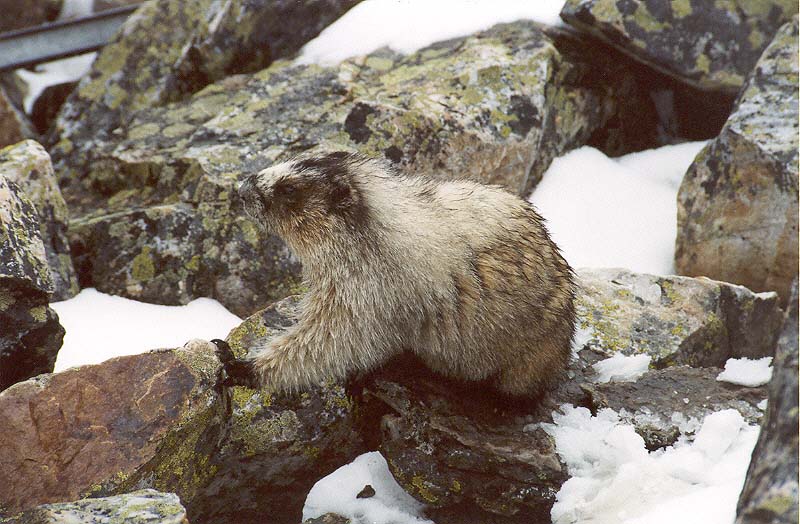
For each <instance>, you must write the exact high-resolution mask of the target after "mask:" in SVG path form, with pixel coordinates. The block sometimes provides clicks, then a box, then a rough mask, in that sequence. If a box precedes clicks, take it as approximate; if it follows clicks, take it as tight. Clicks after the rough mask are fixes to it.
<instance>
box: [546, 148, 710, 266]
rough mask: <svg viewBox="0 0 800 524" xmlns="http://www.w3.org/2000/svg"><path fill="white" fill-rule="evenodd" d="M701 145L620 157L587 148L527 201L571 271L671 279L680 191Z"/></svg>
mask: <svg viewBox="0 0 800 524" xmlns="http://www.w3.org/2000/svg"><path fill="white" fill-rule="evenodd" d="M704 145H705V142H689V143H685V144H679V145H671V146H664V147H661V148H658V149H652V150H649V151H643V152H640V153H633V154H630V155H626V156H623V157H620V158H609V157H607V156H605V155H604V154H603V153H601V152H600V151H598V150H596V149H594V148H591V147H582V148H579V149H576V150H574V151H571V152H569V153H567V154H566V155H563V156H561V157H559V158H556V159H555V160H554V161H553V163H552V164H551V166H550V168H549V169H548V170H547V171H546V172H545V174H544V177H543V178H542V181H541V182H539V185H537V186H536V188H535V190H534V191H533V193H532V194H531V196H530V201H531V202H532V203H533V205H534V206H535V207H536V208H537V209H538V210H539V212H540V213H541V214H542V216H543V217H544V218H545V220H546V222H547V226H548V229H549V231H550V234H551V236H552V238H553V240H554V241H555V242H556V244H558V245H559V247H560V248H561V251H562V252H563V254H564V256H565V258H566V259H567V261H568V262H569V263H570V264H571V265H572V266H573V267H625V268H628V269H630V270H632V271H637V272H642V273H653V274H660V275H668V274H673V273H674V272H675V270H674V262H673V259H674V254H675V237H676V234H677V218H676V217H677V212H678V210H677V194H678V187H679V186H680V183H681V180H682V178H683V175H684V173H686V170H687V169H688V168H689V165H690V164H691V163H692V161H693V160H694V157H695V156H696V155H697V153H698V152H699V151H700V150H701V149H702V148H703V146H704Z"/></svg>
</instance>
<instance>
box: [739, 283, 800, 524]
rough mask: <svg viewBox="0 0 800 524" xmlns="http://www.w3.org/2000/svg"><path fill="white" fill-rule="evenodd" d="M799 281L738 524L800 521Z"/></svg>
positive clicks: (773, 376)
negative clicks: (799, 473)
mask: <svg viewBox="0 0 800 524" xmlns="http://www.w3.org/2000/svg"><path fill="white" fill-rule="evenodd" d="M797 322H798V317H797V281H796V280H795V283H794V286H793V288H792V294H791V297H790V299H789V307H788V310H787V312H786V318H785V320H784V323H783V330H782V332H781V337H780V339H779V340H778V347H777V349H776V351H775V360H774V361H773V371H772V380H771V381H770V383H769V386H768V389H769V404H768V407H767V415H766V417H765V419H764V423H763V424H762V425H761V434H760V435H759V437H758V442H757V443H756V447H755V449H754V450H753V459H752V461H751V462H750V469H748V471H747V479H746V480H745V483H744V488H743V489H742V494H741V495H740V496H739V505H738V507H737V509H736V513H737V517H736V524H794V523H795V522H797V520H798V509H797V508H798V506H797V501H798V494H797V492H798V486H797V484H798V483H797V461H798V454H797V446H798V435H797V425H798V405H797V404H798V403H797V392H798V389H797V388H798V380H797V366H798V349H797V327H798V326H797Z"/></svg>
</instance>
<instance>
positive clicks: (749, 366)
mask: <svg viewBox="0 0 800 524" xmlns="http://www.w3.org/2000/svg"><path fill="white" fill-rule="evenodd" d="M771 378H772V357H764V358H759V359H756V360H752V359H749V358H729V359H728V361H727V362H725V371H723V372H722V373H720V374H719V375H717V380H719V381H720V382H730V383H731V384H738V385H740V386H747V387H750V388H755V387H758V386H763V385H764V384H767V383H769V381H770V379H771Z"/></svg>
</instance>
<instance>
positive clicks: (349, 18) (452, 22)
mask: <svg viewBox="0 0 800 524" xmlns="http://www.w3.org/2000/svg"><path fill="white" fill-rule="evenodd" d="M563 6H564V0H537V1H535V2H532V1H530V0H493V1H491V2H487V1H485V0H435V1H431V0H367V1H364V2H361V3H360V4H358V5H357V6H355V7H353V8H352V9H350V10H349V11H348V12H347V13H345V14H344V15H343V16H342V17H341V18H339V19H338V20H337V21H336V22H334V23H333V24H331V25H330V26H328V27H327V28H325V30H323V31H322V32H321V33H320V34H319V36H317V37H316V38H315V39H313V40H311V41H310V42H308V43H307V44H306V45H305V46H304V47H303V49H302V50H301V51H300V55H299V57H298V58H297V61H296V62H297V63H300V64H312V63H314V64H320V65H334V64H338V63H339V62H341V61H342V60H344V59H346V58H349V57H352V56H358V55H365V54H368V53H370V52H372V51H374V50H376V49H379V48H381V47H387V46H388V47H390V48H392V49H394V50H395V51H399V52H401V53H413V52H414V51H417V50H418V49H421V48H423V47H425V46H428V45H430V44H432V43H434V42H439V41H442V40H447V39H450V38H455V37H458V36H463V35H468V34H471V33H475V32H477V31H482V30H485V29H488V28H490V27H492V26H493V25H495V24H498V23H501V22H513V21H515V20H522V19H526V20H534V21H537V22H540V23H543V24H548V25H557V24H560V23H561V20H560V19H559V17H558V13H559V12H560V11H561V8H562V7H563Z"/></svg>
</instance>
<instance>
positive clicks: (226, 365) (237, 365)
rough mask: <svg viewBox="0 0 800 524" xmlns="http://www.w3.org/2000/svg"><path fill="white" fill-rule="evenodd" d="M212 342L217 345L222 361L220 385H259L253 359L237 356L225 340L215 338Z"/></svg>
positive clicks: (255, 386) (253, 386)
mask: <svg viewBox="0 0 800 524" xmlns="http://www.w3.org/2000/svg"><path fill="white" fill-rule="evenodd" d="M211 342H212V343H213V344H214V345H215V346H217V358H219V360H220V362H222V373H220V377H219V381H218V382H217V385H218V386H221V387H232V386H247V387H249V388H257V387H258V381H257V380H256V375H255V371H254V369H253V361H252V360H246V359H238V358H236V356H235V355H234V354H233V351H232V350H231V347H230V346H229V345H228V343H227V342H225V341H224V340H220V339H218V338H215V339H214V340H212V341H211Z"/></svg>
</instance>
